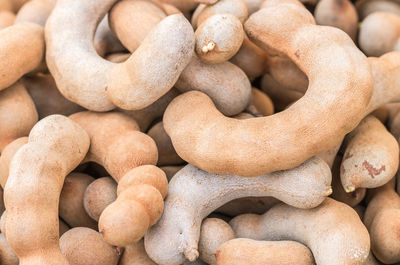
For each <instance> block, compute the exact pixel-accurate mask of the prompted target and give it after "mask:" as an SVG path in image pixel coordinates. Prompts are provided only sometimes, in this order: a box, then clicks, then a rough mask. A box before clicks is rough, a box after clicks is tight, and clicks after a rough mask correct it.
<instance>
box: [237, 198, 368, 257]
mask: <svg viewBox="0 0 400 265" xmlns="http://www.w3.org/2000/svg"><path fill="white" fill-rule="evenodd" d="M230 225H231V226H232V228H233V231H235V233H236V236H237V237H244V238H250V239H255V240H294V241H297V242H300V243H303V244H304V245H306V246H307V247H309V248H310V250H311V252H312V253H313V255H314V258H315V262H316V264H331V265H335V264H337V265H339V264H363V262H364V261H365V260H366V259H367V257H368V254H369V248H370V238H369V235H368V231H367V229H366V228H365V226H364V225H363V223H362V222H361V220H360V218H359V217H358V215H357V213H356V212H355V211H354V210H353V209H352V208H351V207H349V206H347V205H346V204H344V203H341V202H337V201H335V200H333V199H330V198H327V199H326V200H325V201H324V202H323V203H322V204H321V205H319V206H317V207H316V208H314V209H296V208H294V207H292V206H289V205H285V204H283V203H280V204H278V205H276V206H274V207H273V208H272V209H270V210H269V211H268V212H266V213H265V214H263V215H255V214H244V215H239V216H237V217H235V218H234V219H232V220H231V221H230Z"/></svg>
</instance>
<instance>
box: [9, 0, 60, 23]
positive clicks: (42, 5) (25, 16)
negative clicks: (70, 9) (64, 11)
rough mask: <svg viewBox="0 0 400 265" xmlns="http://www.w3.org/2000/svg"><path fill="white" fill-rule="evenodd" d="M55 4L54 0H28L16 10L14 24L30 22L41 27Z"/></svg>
mask: <svg viewBox="0 0 400 265" xmlns="http://www.w3.org/2000/svg"><path fill="white" fill-rule="evenodd" d="M55 4H56V0H30V1H28V2H26V3H25V4H24V5H23V6H22V7H21V9H20V10H19V11H18V13H17V16H16V18H15V24H17V23H22V22H31V23H35V24H38V25H40V26H42V27H44V26H45V24H46V21H47V18H48V17H49V15H50V13H51V11H52V10H53V8H54V6H55Z"/></svg>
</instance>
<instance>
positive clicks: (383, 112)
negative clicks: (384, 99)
mask: <svg viewBox="0 0 400 265" xmlns="http://www.w3.org/2000/svg"><path fill="white" fill-rule="evenodd" d="M371 115H373V116H375V117H376V118H377V119H378V120H379V121H380V122H382V123H383V124H385V123H386V121H387V120H388V119H389V109H388V107H387V106H385V105H384V106H382V107H379V108H377V109H376V110H374V111H373V112H371Z"/></svg>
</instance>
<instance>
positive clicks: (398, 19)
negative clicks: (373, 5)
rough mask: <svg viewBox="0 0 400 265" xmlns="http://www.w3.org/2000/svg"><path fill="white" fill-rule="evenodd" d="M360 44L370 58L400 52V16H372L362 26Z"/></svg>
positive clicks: (387, 13)
mask: <svg viewBox="0 0 400 265" xmlns="http://www.w3.org/2000/svg"><path fill="white" fill-rule="evenodd" d="M358 43H359V44H360V48H361V50H362V51H363V52H364V53H365V54H366V55H368V56H381V55H383V54H385V53H387V52H391V51H400V15H396V14H393V13H390V12H374V13H372V14H370V15H369V16H367V17H366V18H365V19H364V20H363V21H362V23H361V25H360V34H359V36H358Z"/></svg>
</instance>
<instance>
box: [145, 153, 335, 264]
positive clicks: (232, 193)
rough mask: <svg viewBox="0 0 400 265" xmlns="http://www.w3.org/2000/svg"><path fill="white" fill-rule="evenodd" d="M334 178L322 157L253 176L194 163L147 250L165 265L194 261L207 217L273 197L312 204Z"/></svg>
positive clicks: (178, 182)
mask: <svg viewBox="0 0 400 265" xmlns="http://www.w3.org/2000/svg"><path fill="white" fill-rule="evenodd" d="M330 182H331V172H330V169H329V167H328V165H326V163H325V162H324V161H323V160H321V159H319V158H312V159H310V160H309V161H307V162H306V163H304V164H302V165H301V166H299V167H297V168H294V169H291V170H286V171H277V172H274V173H270V174H267V175H264V176H259V177H254V178H243V177H240V176H235V175H215V174H211V173H207V172H205V171H202V170H200V169H198V168H196V167H195V166H193V165H190V164H189V165H187V166H185V167H184V168H183V169H182V170H180V171H179V172H178V173H177V174H175V176H174V177H173V178H172V180H171V181H170V182H169V186H168V196H167V197H166V200H165V206H164V213H163V215H162V217H161V219H160V220H159V221H158V222H157V223H156V224H155V225H154V226H153V227H151V228H150V229H149V230H148V231H147V234H146V236H145V247H146V251H147V253H148V255H149V257H150V258H151V259H152V260H154V261H155V262H156V263H158V264H160V265H179V264H182V263H183V262H184V261H185V259H188V260H190V261H194V260H196V259H197V257H198V255H199V253H198V240H199V237H198V236H199V234H200V225H201V222H202V220H203V219H204V218H205V217H207V216H208V215H209V214H210V213H212V212H213V211H215V210H216V209H218V208H219V207H221V206H222V205H224V204H226V203H227V202H229V201H232V200H234V199H238V198H245V197H249V196H252V197H265V196H272V197H275V198H277V199H279V200H281V201H284V202H285V203H288V204H290V205H294V206H295V207H300V208H312V207H315V206H317V205H319V204H320V203H321V202H322V201H323V200H324V199H325V198H326V196H328V195H330V193H331V192H332V191H331V187H330ZM243 187H246V188H245V189H244V188H243ZM187 191H190V192H187Z"/></svg>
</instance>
